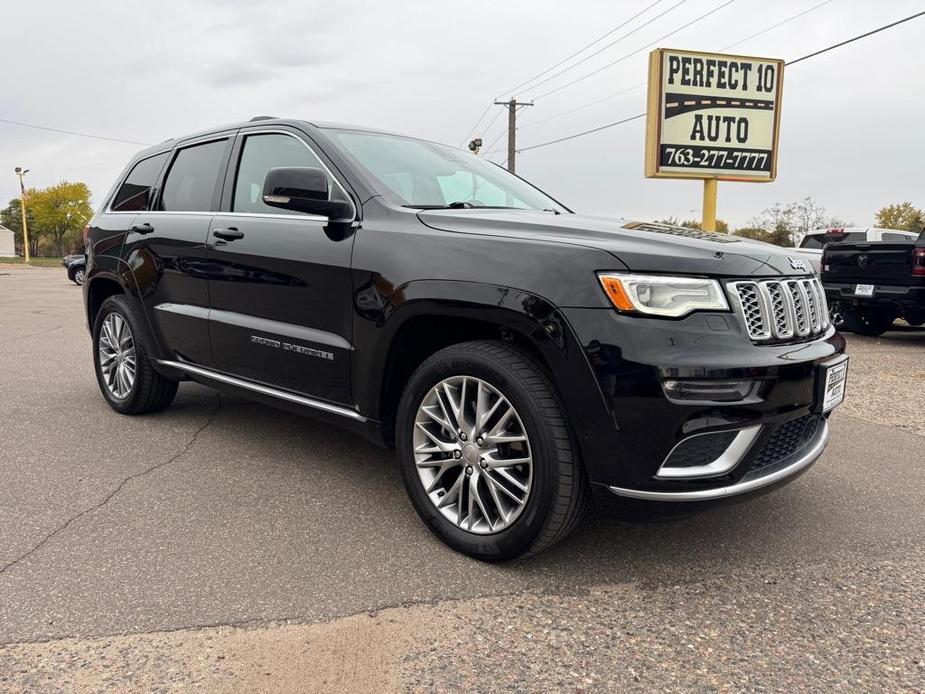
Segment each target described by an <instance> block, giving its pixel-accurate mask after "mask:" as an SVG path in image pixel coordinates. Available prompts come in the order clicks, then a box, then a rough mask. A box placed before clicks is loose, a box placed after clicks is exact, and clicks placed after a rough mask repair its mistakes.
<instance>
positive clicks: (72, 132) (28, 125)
mask: <svg viewBox="0 0 925 694" xmlns="http://www.w3.org/2000/svg"><path fill="white" fill-rule="evenodd" d="M0 123H7V124H8V125H18V126H20V127H21V128H34V129H35V130H48V131H50V132H53V133H63V134H64V135H77V136H78V137H89V138H92V139H94V140H107V141H108V142H121V143H123V144H127V145H144V146H145V147H150V146H151V144H152V143H150V142H138V141H137V140H122V139H120V138H118V137H106V136H105V135H93V134H91V133H80V132H77V131H76V130H63V129H61V128H49V127H47V126H44V125H35V124H34V123H23V122H21V121H18V120H8V119H6V118H0Z"/></svg>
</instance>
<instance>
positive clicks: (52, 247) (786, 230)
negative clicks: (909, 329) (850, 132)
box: [0, 181, 925, 256]
mask: <svg viewBox="0 0 925 694" xmlns="http://www.w3.org/2000/svg"><path fill="white" fill-rule="evenodd" d="M20 205H21V202H20V200H19V198H14V199H13V200H10V202H9V204H8V205H7V206H6V207H4V208H3V209H2V210H0V224H3V226H5V227H7V228H8V229H11V230H12V231H13V235H14V238H15V243H16V252H17V253H19V254H22V240H23V235H22V213H21V207H20ZM92 215H93V210H92V209H91V207H90V188H89V187H88V186H87V184H86V183H83V182H81V181H77V182H74V183H72V182H70V181H61V183H58V184H56V185H53V186H48V187H47V188H41V189H37V188H30V189H28V190H27V191H26V222H27V224H28V226H29V253H30V254H31V255H34V256H42V255H58V256H62V255H65V254H67V253H69V252H75V251H80V250H83V238H82V233H81V232H82V230H83V228H84V225H85V224H86V223H87V222H88V221H89V220H90V217H91V216H92ZM659 221H661V222H662V223H665V224H673V225H675V226H683V227H687V228H689V229H699V228H700V222H698V221H697V220H694V219H685V220H681V219H678V218H677V217H671V218H669V219H662V220H659ZM874 223H875V225H876V226H878V227H882V228H884V229H902V230H905V231H915V232H920V231H922V229H923V227H925V210H922V209H920V208H917V207H915V206H914V205H913V204H912V203H911V202H899V203H894V204H892V205H886V206H885V207H882V208H880V210H878V211H877V213H876V214H875V215H874ZM850 226H855V224H853V223H852V222H846V221H844V220H843V219H841V218H839V217H836V216H834V215H830V214H829V213H828V212H826V210H825V208H824V207H823V206H822V205H820V204H818V203H817V202H815V201H814V200H813V199H812V198H811V197H806V198H803V199H801V200H798V201H796V202H791V203H787V204H782V203H775V204H773V205H771V206H770V207H768V208H766V209H765V210H763V211H762V212H761V213H760V214H758V215H756V216H754V217H753V218H752V219H750V220H749V222H748V224H747V225H746V226H744V227H739V228H737V229H733V230H732V231H731V233H733V234H735V235H736V236H742V237H745V238H749V239H756V240H758V241H766V242H768V243H773V244H776V245H778V246H796V245H798V244H799V243H800V241H801V240H802V239H803V236H805V235H806V233H807V232H809V231H812V230H813V229H823V228H828V227H850ZM716 231H717V232H719V233H729V232H730V229H729V225H728V224H727V223H726V222H725V221H724V220H722V219H717V220H716Z"/></svg>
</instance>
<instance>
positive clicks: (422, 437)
mask: <svg viewBox="0 0 925 694" xmlns="http://www.w3.org/2000/svg"><path fill="white" fill-rule="evenodd" d="M413 443H414V459H415V464H416V466H417V473H418V477H419V479H420V481H421V484H422V485H423V487H424V491H425V493H426V494H427V496H428V498H429V499H430V501H431V503H432V504H433V505H434V507H435V508H436V509H437V510H438V511H439V512H440V513H441V514H442V515H443V516H444V518H446V519H447V520H449V521H450V522H451V523H453V524H454V525H457V526H459V527H460V528H463V529H464V530H467V531H469V532H471V533H478V534H490V533H496V532H499V531H501V530H504V529H505V528H507V527H508V526H509V525H511V523H513V522H514V521H515V520H516V519H517V517H518V516H519V515H520V514H521V512H522V511H523V509H524V506H525V505H526V503H527V499H528V498H529V496H530V488H531V485H532V481H533V458H532V457H531V454H530V440H529V437H528V436H527V432H526V429H525V428H524V424H523V421H522V420H521V418H520V415H518V414H517V410H515V409H514V407H513V405H511V403H510V402H509V401H508V399H507V398H505V397H504V395H502V394H501V393H500V392H499V391H498V390H497V389H496V388H495V387H494V386H492V385H491V384H490V383H488V382H487V381H484V380H482V379H480V378H475V377H473V376H454V377H451V378H446V379H444V380H442V381H440V382H439V383H437V384H436V385H435V386H434V387H433V388H431V389H430V391H429V392H428V393H427V395H426V396H425V397H424V399H423V401H422V402H421V405H420V407H419V408H418V412H417V417H416V418H415V422H414V436H413Z"/></svg>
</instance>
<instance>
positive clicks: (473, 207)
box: [402, 200, 558, 214]
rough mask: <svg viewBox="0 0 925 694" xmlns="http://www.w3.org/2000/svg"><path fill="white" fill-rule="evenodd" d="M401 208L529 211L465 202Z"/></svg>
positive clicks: (505, 206)
mask: <svg viewBox="0 0 925 694" xmlns="http://www.w3.org/2000/svg"><path fill="white" fill-rule="evenodd" d="M402 207H411V208H413V209H415V210H527V209H529V208H526V207H513V206H510V205H473V204H472V203H471V202H467V201H465V200H463V201H457V202H451V203H450V204H448V205H415V204H408V205H402ZM551 211H552V210H544V212H551ZM557 214H558V213H557Z"/></svg>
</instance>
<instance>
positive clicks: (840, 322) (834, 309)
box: [829, 299, 847, 330]
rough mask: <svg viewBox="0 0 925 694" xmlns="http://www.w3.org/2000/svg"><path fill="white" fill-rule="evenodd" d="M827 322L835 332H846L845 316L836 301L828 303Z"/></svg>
mask: <svg viewBox="0 0 925 694" xmlns="http://www.w3.org/2000/svg"><path fill="white" fill-rule="evenodd" d="M829 322H831V323H832V327H834V328H835V329H836V330H847V328H846V327H845V316H844V315H843V314H842V310H841V305H840V304H839V302H838V300H837V299H835V300H833V301H830V302H829Z"/></svg>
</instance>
